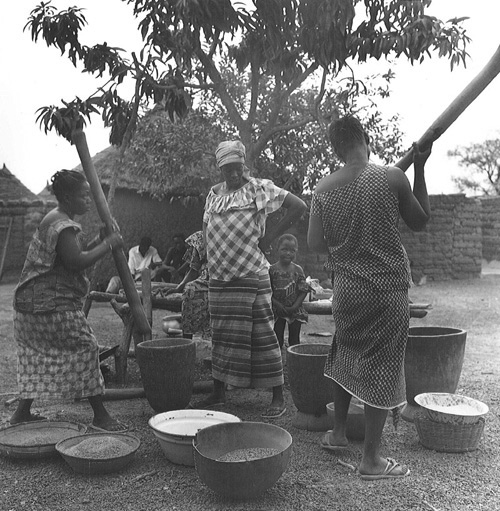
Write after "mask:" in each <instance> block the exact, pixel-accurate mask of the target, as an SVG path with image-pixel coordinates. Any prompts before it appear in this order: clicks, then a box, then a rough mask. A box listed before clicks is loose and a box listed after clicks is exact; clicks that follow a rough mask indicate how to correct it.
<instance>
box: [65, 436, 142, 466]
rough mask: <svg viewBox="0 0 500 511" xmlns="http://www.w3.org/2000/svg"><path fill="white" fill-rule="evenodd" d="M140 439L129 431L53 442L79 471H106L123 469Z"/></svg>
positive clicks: (131, 457)
mask: <svg viewBox="0 0 500 511" xmlns="http://www.w3.org/2000/svg"><path fill="white" fill-rule="evenodd" d="M140 445H141V441H140V440H139V439H138V438H137V437H135V436H134V435H130V434H129V433H92V434H90V435H82V436H79V437H74V438H67V439H66V440H62V441H61V442H59V443H57V445H56V451H57V452H58V453H59V454H60V455H61V456H62V457H63V458H64V460H65V461H66V463H68V465H69V466H70V467H71V468H72V469H73V470H74V471H75V472H78V473H80V474H85V475H94V474H109V473H111V472H117V471H119V470H122V469H123V468H125V467H126V466H127V465H128V464H129V463H130V462H131V461H132V460H133V458H134V455H135V452H136V451H137V449H139V446H140Z"/></svg>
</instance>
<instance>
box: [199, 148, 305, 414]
mask: <svg viewBox="0 0 500 511" xmlns="http://www.w3.org/2000/svg"><path fill="white" fill-rule="evenodd" d="M215 156H216V159H217V166H218V167H219V168H220V171H221V173H222V176H223V179H224V181H223V182H221V183H219V184H218V185H215V186H214V187H212V189H211V190H210V192H209V194H208V197H207V200H206V204H205V214H204V217H203V228H204V233H205V239H206V250H207V261H208V272H209V275H210V282H209V297H208V302H209V308H210V321H211V326H212V376H213V379H214V391H213V393H212V395H211V396H210V397H209V398H208V399H207V400H206V401H205V402H204V403H201V404H200V405H201V407H207V406H213V405H217V404H221V403H224V402H225V384H229V385H232V386H235V387H251V386H253V387H260V388H265V387H268V388H269V387H272V389H273V397H272V401H271V403H270V406H269V408H268V409H267V410H266V411H265V412H264V413H263V414H262V417H263V418H267V419H274V418H276V417H280V416H282V415H283V414H284V413H285V404H284V399H283V365H282V360H281V351H280V348H279V345H278V340H277V339H276V335H275V333H274V330H273V325H274V320H273V312H272V306H271V283H270V280H269V266H270V265H269V262H268V261H267V259H266V257H265V255H264V252H265V251H266V250H267V249H268V248H269V247H270V245H271V242H272V241H273V240H274V239H276V238H278V237H279V236H280V235H281V234H282V233H283V232H284V231H285V229H288V228H289V227H290V226H291V225H292V224H294V223H295V222H296V221H297V220H298V219H299V218H300V216H301V215H302V214H303V213H304V211H305V209H306V205H305V203H304V202H303V201H302V200H301V199H299V198H298V197H296V196H295V195H293V194H291V193H289V192H287V191H285V190H283V189H281V188H278V187H277V186H275V185H274V184H273V183H272V182H271V181H269V180H267V179H255V178H252V177H250V176H249V175H248V172H247V169H246V167H245V146H244V145H243V144H242V143H241V142H239V141H225V142H222V143H221V144H219V146H218V147H217V150H216V153H215ZM281 207H284V208H285V209H286V214H285V215H284V216H283V218H282V219H281V220H280V221H279V222H277V223H276V224H275V225H274V226H273V227H272V228H270V229H268V230H267V231H266V218H267V216H268V215H269V214H270V213H272V212H273V211H277V210H278V209H280V208H281Z"/></svg>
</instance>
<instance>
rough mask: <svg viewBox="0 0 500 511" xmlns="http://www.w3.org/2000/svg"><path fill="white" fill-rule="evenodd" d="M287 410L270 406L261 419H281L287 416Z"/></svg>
mask: <svg viewBox="0 0 500 511" xmlns="http://www.w3.org/2000/svg"><path fill="white" fill-rule="evenodd" d="M285 412H286V408H285V407H284V406H283V407H278V406H270V407H269V408H268V409H267V410H266V411H265V412H264V413H263V414H262V415H261V417H262V418H263V419H277V418H278V417H281V416H283V415H285Z"/></svg>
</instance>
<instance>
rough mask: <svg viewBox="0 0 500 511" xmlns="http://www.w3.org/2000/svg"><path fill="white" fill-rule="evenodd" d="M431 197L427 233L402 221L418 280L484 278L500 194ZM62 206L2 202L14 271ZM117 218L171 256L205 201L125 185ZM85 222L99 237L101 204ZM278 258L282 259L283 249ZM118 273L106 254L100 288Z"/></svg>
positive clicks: (313, 260)
mask: <svg viewBox="0 0 500 511" xmlns="http://www.w3.org/2000/svg"><path fill="white" fill-rule="evenodd" d="M430 201H431V207H432V218H431V220H430V222H429V224H428V225H427V227H426V229H425V230H424V231H422V232H417V233H415V232H412V231H410V230H409V229H408V228H407V227H406V225H404V223H403V222H401V236H402V240H403V244H404V245H405V247H406V250H407V252H408V255H409V258H410V260H411V261H412V271H413V273H414V275H415V276H416V279H415V280H416V281H417V282H418V281H419V280H420V279H421V277H425V278H427V279H428V280H449V279H468V278H477V277H479V276H480V274H481V262H482V259H483V258H485V259H486V260H492V259H496V260H500V237H499V236H498V234H497V233H498V230H499V228H500V197H497V198H493V199H481V200H480V199H475V198H467V197H465V196H464V195H462V194H455V195H432V196H431V197H430ZM54 205H55V202H53V201H42V200H40V201H35V202H27V201H9V202H1V201H0V221H1V222H4V221H5V218H7V217H9V216H13V217H14V224H13V229H12V235H11V240H10V243H9V247H8V251H7V259H6V262H5V275H6V276H7V275H9V274H14V275H17V276H18V275H19V273H20V271H21V269H22V266H23V263H24V258H25V256H26V250H27V247H28V245H29V242H30V240H31V236H32V235H33V232H34V231H35V229H36V227H37V225H38V223H39V222H40V220H41V218H42V217H43V216H44V215H45V213H46V212H47V211H48V210H49V209H51V208H52V207H54ZM114 216H115V218H116V219H117V221H118V223H119V225H120V226H121V229H122V234H123V238H124V240H125V244H126V250H128V249H129V248H130V247H132V246H133V245H135V244H137V243H138V241H139V239H140V238H141V237H142V236H150V237H151V238H152V240H153V244H154V246H155V247H156V248H157V249H158V251H159V252H160V255H161V256H164V255H165V254H166V251H167V250H168V248H169V246H170V243H171V238H172V236H173V234H175V233H177V232H182V233H184V234H185V235H186V236H188V235H189V234H191V233H193V232H194V231H196V230H199V229H201V225H202V216H203V201H202V200H201V199H200V200H198V199H194V198H192V199H190V201H189V202H187V203H183V202H181V201H179V200H172V201H170V200H163V201H155V200H153V199H151V198H150V197H148V196H145V195H138V194H137V193H135V192H133V191H128V190H118V191H117V194H116V199H115V205H114ZM274 218H276V216H275V217H274ZM271 221H273V220H272V219H271ZM82 224H83V227H84V230H85V231H86V232H87V233H88V234H89V236H90V235H92V236H93V235H95V234H96V233H97V230H98V226H99V225H100V220H99V218H98V216H97V212H96V211H95V210H93V211H92V212H91V213H90V214H88V215H86V217H84V218H83V219H82ZM307 225H308V220H307V218H304V219H303V220H302V221H301V222H299V224H298V225H297V226H296V227H295V228H293V229H292V230H291V232H292V233H293V234H295V235H296V236H297V238H298V240H299V254H298V257H297V262H298V263H299V264H300V265H301V266H302V267H303V268H304V271H305V273H306V275H310V276H311V277H313V278H317V279H319V280H320V281H324V280H327V279H329V277H330V275H329V272H327V271H326V270H325V269H324V267H323V264H324V261H325V256H324V255H318V254H315V253H312V252H310V251H309V250H308V249H307ZM2 240H3V238H2ZM0 253H1V252H0ZM270 260H271V262H274V261H276V260H277V255H276V251H275V250H274V251H273V252H272V253H271V256H270ZM114 273H115V267H114V263H113V260H112V258H111V257H110V256H109V257H106V258H105V259H104V260H103V261H102V263H101V264H99V265H98V275H97V277H98V278H97V282H98V286H99V287H100V288H102V287H103V286H105V284H106V282H107V280H108V279H109V277H110V276H111V275H113V274H114Z"/></svg>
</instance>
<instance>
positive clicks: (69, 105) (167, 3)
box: [25, 0, 469, 164]
mask: <svg viewBox="0 0 500 511" xmlns="http://www.w3.org/2000/svg"><path fill="white" fill-rule="evenodd" d="M123 1H124V2H125V3H127V4H129V5H130V6H131V9H132V12H133V15H134V16H135V17H136V18H137V20H138V29H139V30H140V33H141V37H142V41H143V46H142V48H141V49H140V51H138V52H136V53H131V54H130V55H127V54H126V53H125V52H124V51H123V50H121V49H120V48H117V47H113V46H110V45H108V44H106V43H101V42H97V43H96V44H95V45H93V46H86V45H83V44H82V43H81V42H80V35H81V32H82V30H83V29H84V28H85V25H86V19H85V16H84V9H82V8H80V7H71V8H69V9H67V10H65V11H57V10H56V9H55V8H54V7H53V6H52V5H51V3H50V1H49V2H42V3H40V5H39V6H38V7H37V8H35V9H34V10H33V11H32V12H31V15H30V18H29V20H28V22H27V24H26V27H25V29H28V30H29V31H30V33H31V37H32V39H33V40H34V41H38V40H39V39H42V40H44V41H45V42H46V44H47V45H48V46H54V47H56V48H58V49H59V50H60V51H61V54H62V55H65V56H66V57H67V58H69V59H70V61H71V62H72V63H73V64H74V65H75V66H81V68H82V72H86V73H91V74H93V75H94V76H96V78H98V79H101V80H103V81H104V80H105V83H102V84H100V85H99V87H98V88H97V90H96V92H95V94H93V95H92V96H90V97H89V98H87V99H81V98H75V99H73V100H68V101H63V105H62V106H46V107H41V108H40V110H39V113H38V121H39V122H40V124H41V126H42V127H43V128H44V129H45V131H48V130H52V129H54V130H56V131H57V132H58V133H59V134H60V135H62V136H64V137H65V138H67V139H68V140H70V139H71V132H72V130H73V129H75V127H76V126H77V124H79V123H81V122H82V121H83V122H87V121H88V120H90V119H91V118H92V116H93V115H94V114H98V115H100V116H101V117H102V119H103V120H104V123H105V125H106V126H110V127H111V136H110V142H111V143H112V144H114V145H117V146H122V147H125V148H126V147H128V145H129V144H130V140H131V138H132V135H133V133H134V130H135V129H136V126H137V119H138V117H139V116H140V115H141V113H142V109H143V108H145V107H147V106H148V105H149V106H150V105H151V104H152V103H153V104H162V105H163V106H164V108H165V110H166V111H167V113H168V114H169V116H170V118H171V120H175V119H178V118H182V117H184V116H186V115H187V113H188V112H189V111H190V110H191V107H192V105H193V103H197V102H198V103H199V102H200V98H201V97H202V96H203V93H207V92H210V93H211V94H212V95H214V96H216V97H217V98H218V100H219V101H220V104H221V105H222V106H223V108H224V110H225V112H226V114H227V118H228V119H229V121H230V123H231V124H232V125H233V126H234V131H235V134H237V135H238V136H239V137H240V138H241V140H242V141H243V143H244V144H245V146H246V148H247V158H248V161H249V163H250V164H253V163H254V162H255V161H256V160H257V158H258V157H259V156H260V155H262V154H263V153H264V152H265V150H266V149H267V150H271V151H275V152H276V147H277V141H278V140H283V138H286V137H288V136H292V135H289V134H290V133H291V132H292V130H300V129H301V128H302V127H304V126H306V125H308V124H310V123H317V124H318V125H319V126H320V127H324V126H325V121H326V120H327V117H325V115H326V114H327V112H326V111H325V108H324V106H325V105H329V103H328V101H329V97H331V93H332V91H333V89H334V88H332V83H334V80H335V79H336V78H337V77H338V76H339V73H340V72H341V71H345V70H348V71H350V72H352V71H353V68H354V67H355V66H356V64H357V63H362V62H365V61H367V60H370V59H376V60H379V59H381V58H388V57H394V58H406V59H408V60H410V62H412V63H415V62H421V61H422V60H424V59H426V58H429V57H431V56H432V55H437V56H439V57H445V58H447V59H448V60H449V62H450V65H451V67H452V68H453V67H454V66H455V65H457V64H462V63H463V64H465V62H466V58H467V52H466V45H467V42H468V41H469V39H468V37H467V35H466V32H465V30H464V28H463V22H464V19H465V18H453V19H451V20H448V21H442V20H439V19H437V18H436V17H433V16H429V15H427V14H426V9H427V8H428V7H429V5H430V4H431V0H406V1H404V2H401V1H399V0H398V1H396V0H394V1H387V0H248V1H247V2H231V1H230V0H175V1H174V0H123ZM228 62H229V63H231V65H232V66H234V67H235V68H236V69H237V71H238V72H239V73H242V74H243V73H244V74H245V77H246V83H245V87H246V94H244V95H242V94H241V91H235V90H233V89H232V87H231V84H230V83H229V82H228V81H227V79H226V78H227V77H226V74H225V66H226V65H227V63H228ZM128 79H132V80H134V82H135V89H134V93H133V96H132V97H131V98H128V99H124V98H122V97H121V96H120V94H119V90H120V84H122V82H124V81H125V80H128ZM308 83H314V84H315V86H316V87H315V91H314V96H310V97H309V98H308V100H307V102H304V101H302V108H301V109H299V110H298V111H297V110H295V107H296V106H297V104H298V103H301V100H302V99H303V98H304V95H307V94H308V93H305V92H304V85H307V84H308ZM353 83H355V80H353ZM337 89H338V88H337ZM312 90H313V89H312V88H311V87H309V93H310V92H311V91H312ZM235 92H237V93H235ZM357 92H358V90H357V89H356V87H351V88H348V89H346V90H345V91H343V96H342V97H340V98H339V99H337V103H339V102H340V103H342V104H343V105H344V106H345V108H346V109H347V110H349V108H350V107H353V106H354V105H355V101H354V98H355V97H356V94H357ZM301 94H302V96H301ZM330 104H331V102H330ZM306 105H307V108H305V107H306ZM295 133H297V131H295Z"/></svg>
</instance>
